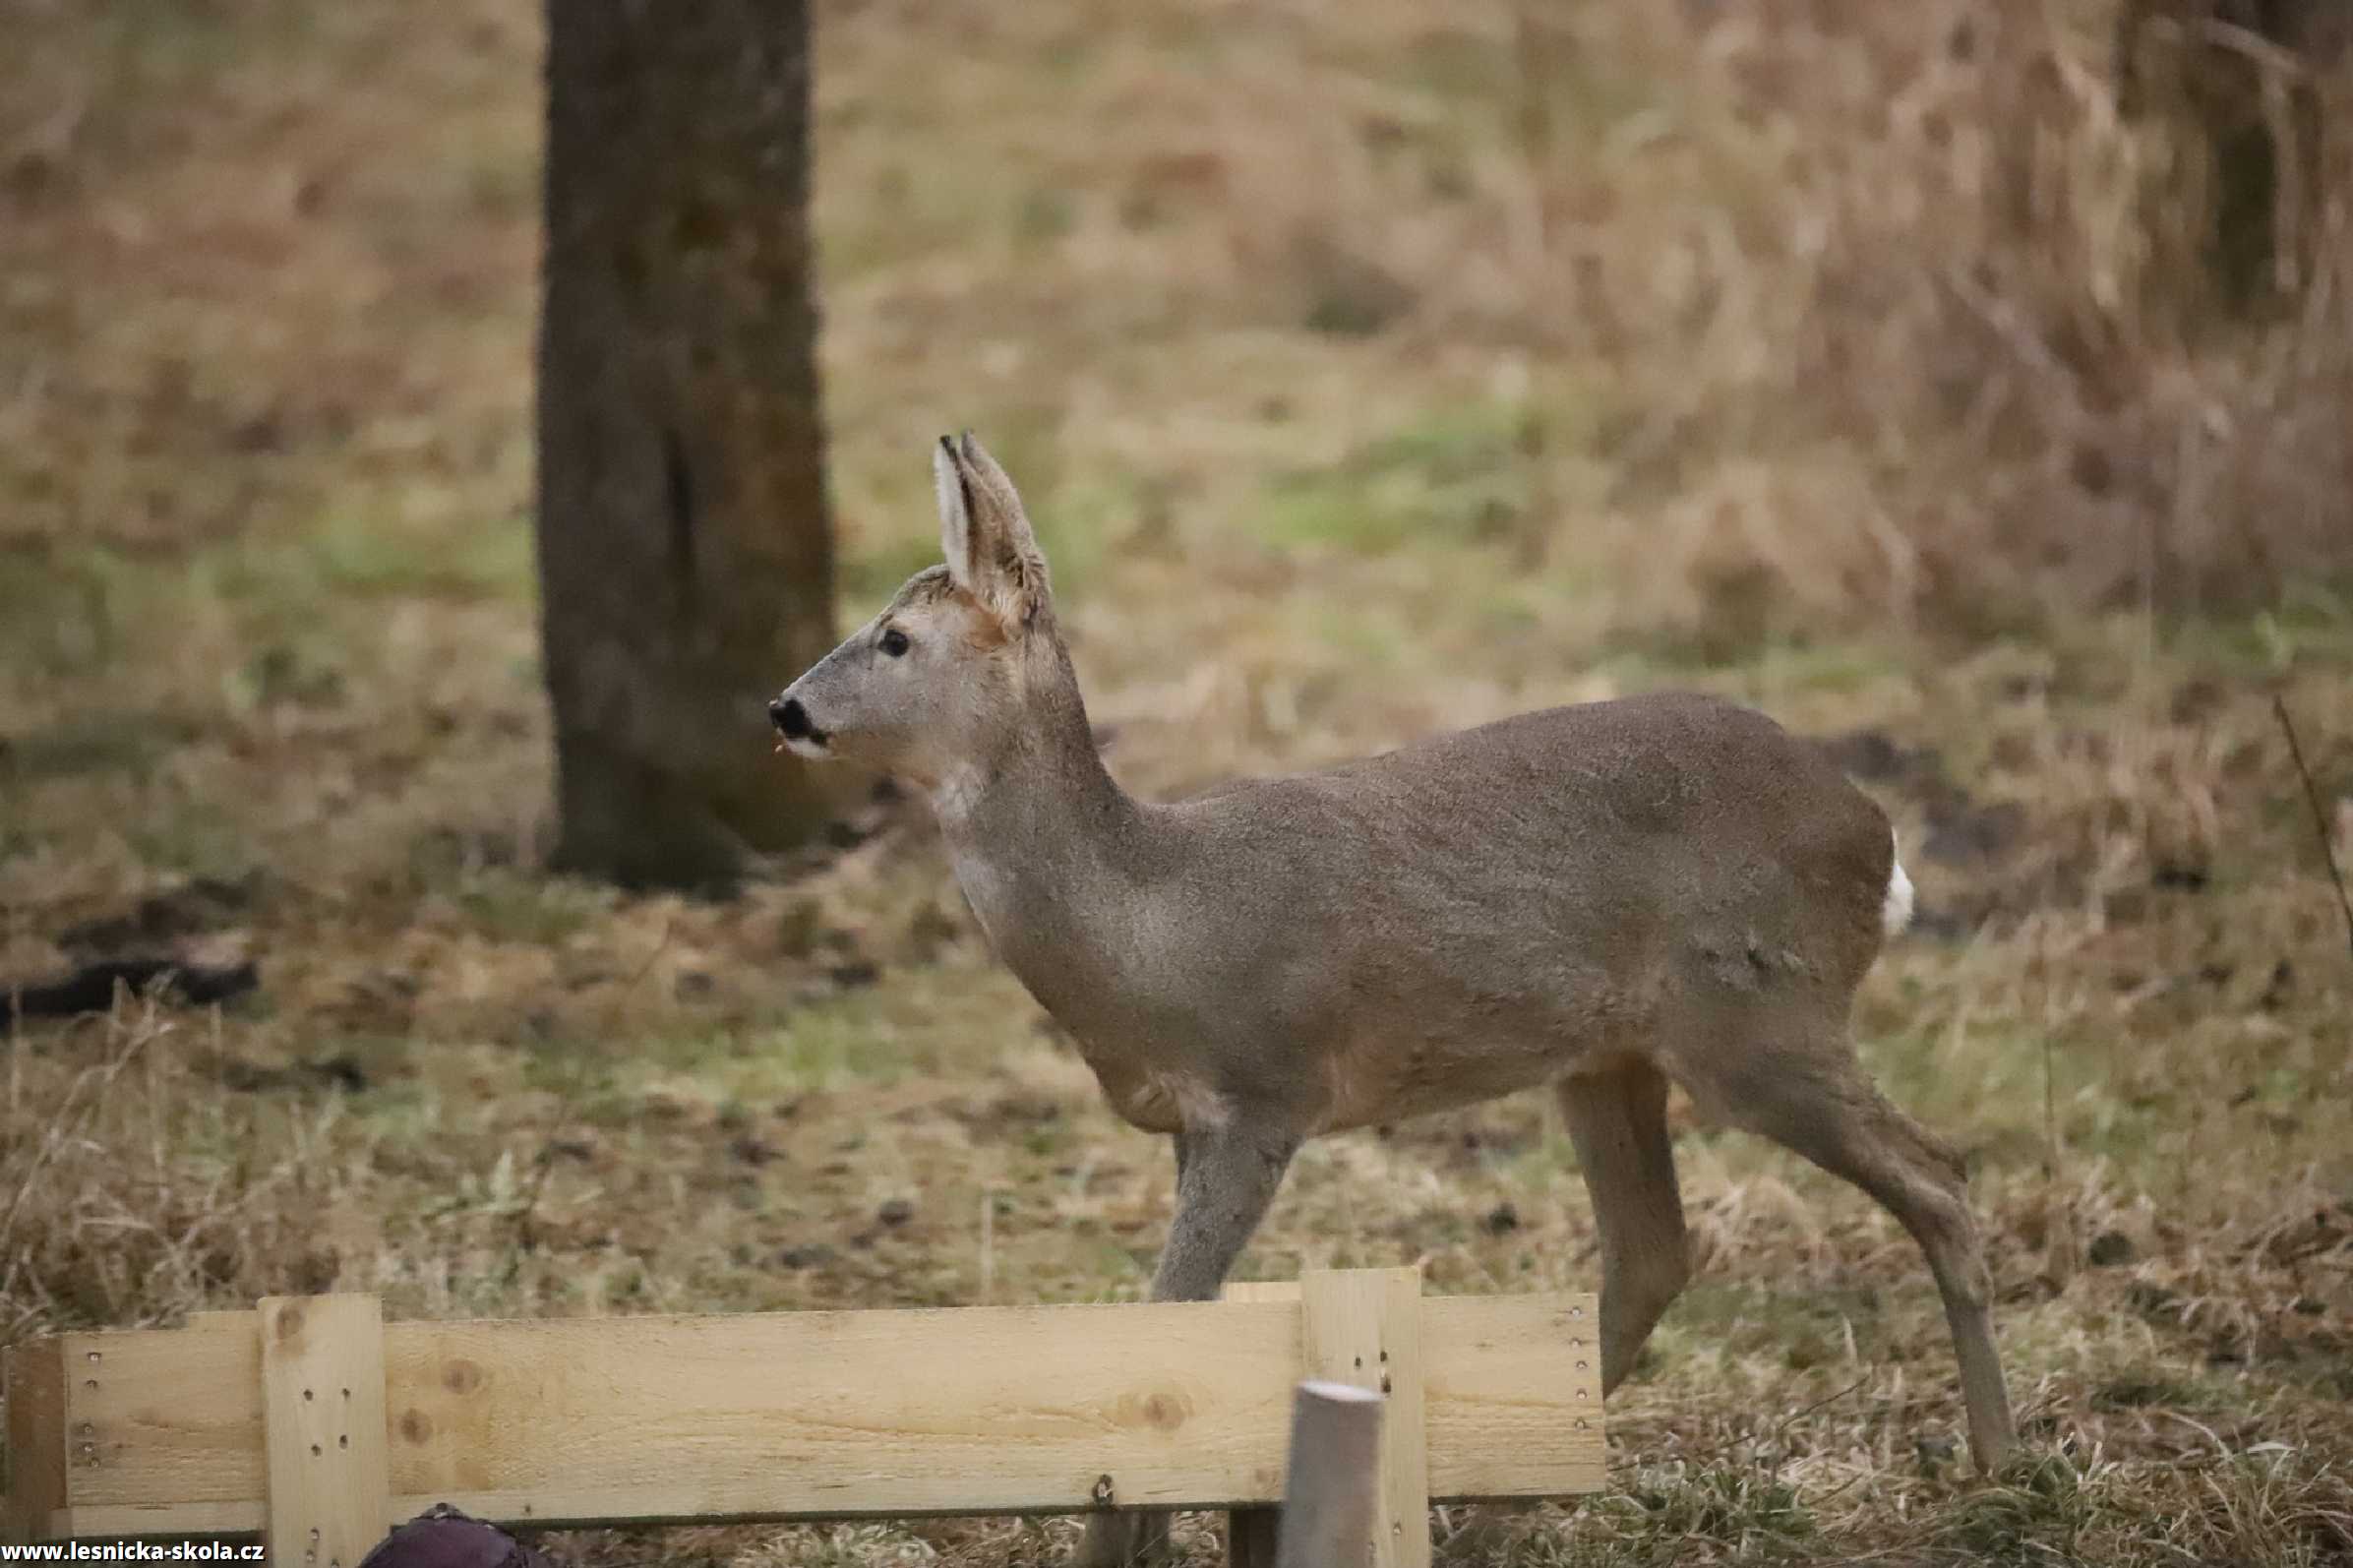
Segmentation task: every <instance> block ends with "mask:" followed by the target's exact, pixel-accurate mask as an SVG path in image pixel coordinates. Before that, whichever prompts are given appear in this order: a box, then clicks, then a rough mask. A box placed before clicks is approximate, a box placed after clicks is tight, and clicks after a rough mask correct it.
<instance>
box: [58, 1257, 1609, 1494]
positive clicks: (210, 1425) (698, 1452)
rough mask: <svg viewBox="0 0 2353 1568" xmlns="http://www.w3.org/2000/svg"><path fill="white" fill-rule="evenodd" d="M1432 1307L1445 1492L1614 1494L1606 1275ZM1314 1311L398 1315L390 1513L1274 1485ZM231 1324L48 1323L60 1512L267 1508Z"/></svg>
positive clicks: (254, 1341)
mask: <svg viewBox="0 0 2353 1568" xmlns="http://www.w3.org/2000/svg"><path fill="white" fill-rule="evenodd" d="M1418 1308H1419V1312H1420V1341H1421V1346H1422V1352H1423V1369H1422V1377H1423V1397H1424V1417H1423V1424H1424V1428H1425V1430H1426V1431H1427V1433H1428V1439H1429V1453H1428V1475H1429V1479H1428V1485H1429V1491H1430V1493H1431V1495H1432V1496H1433V1497H1435V1498H1437V1499H1439V1500H1442V1501H1452V1500H1463V1499H1472V1498H1480V1497H1514V1496H1543V1495H1556V1494H1566V1493H1571V1492H1580V1491H1593V1490H1598V1489H1599V1487H1600V1485H1601V1480H1602V1469H1601V1420H1600V1412H1601V1404H1600V1390H1599V1373H1598V1371H1596V1370H1595V1368H1596V1367H1598V1366H1599V1357H1598V1356H1597V1355H1596V1354H1595V1353H1594V1350H1593V1345H1592V1339H1593V1323H1594V1316H1593V1314H1594V1306H1593V1300H1592V1297H1584V1296H1562V1295H1555V1296H1538V1297H1429V1298H1425V1299H1422V1300H1421V1301H1420V1302H1419V1303H1418ZM1300 1310H1301V1309H1300V1307H1299V1306H1298V1305H1297V1302H1296V1300H1295V1301H1283V1300H1267V1301H1250V1302H1234V1303H1185V1304H1174V1303H1170V1304H1157V1305H1143V1306H1128V1305H1120V1306H1059V1307H964V1308H955V1309H947V1310H934V1311H874V1312H786V1313H759V1314H741V1315H732V1316H715V1317H634V1318H602V1319H573V1320H566V1321H558V1322H457V1323H401V1324H392V1325H390V1326H388V1327H387V1328H386V1329H385V1331H384V1356H385V1383H384V1387H385V1407H384V1409H385V1416H384V1419H385V1424H386V1436H387V1443H388V1448H389V1472H390V1481H391V1486H392V1515H393V1517H394V1518H405V1517H407V1516H408V1515H410V1514H413V1513H416V1512H418V1511H420V1510H422V1509H423V1508H425V1507H427V1506H428V1505H430V1504H432V1503H435V1502H441V1501H448V1502H452V1503H454V1504H456V1505H457V1506H458V1507H460V1508H462V1509H464V1510H466V1511H467V1512H468V1513H472V1514H475V1515H477V1516H480V1517H487V1518H492V1519H498V1520H504V1521H509V1522H516V1523H557V1522H563V1523H579V1524H602V1523H614V1522H622V1521H659V1520H723V1519H762V1518H765V1519H776V1518H855V1517H861V1516H867V1517H902V1516H914V1515H921V1514H983V1513H1061V1512H1079V1511H1084V1510H1086V1509H1088V1508H1090V1507H1092V1506H1094V1501H1093V1499H1094V1495H1095V1488H1096V1484H1097V1481H1098V1480H1099V1478H1101V1477H1103V1476H1105V1475H1110V1476H1111V1477H1112V1478H1113V1491H1114V1494H1115V1495H1116V1498H1117V1499H1118V1501H1119V1503H1120V1504H1122V1505H1130V1506H1154V1505H1158V1506H1172V1507H1202V1508H1214V1507H1229V1506H1233V1505H1236V1504H1243V1505H1247V1504H1251V1503H1265V1502H1273V1501H1276V1500H1278V1499H1279V1498H1280V1496H1281V1489H1282V1477H1283V1460H1284V1456H1283V1448H1284V1444H1285V1441H1286V1440H1287V1437H1288V1435H1289V1420H1290V1402H1291V1393H1292V1388H1293V1386H1294V1385H1295V1384H1296V1383H1297V1381H1298V1379H1299V1378H1300V1376H1301V1375H1303V1374H1302V1367H1303V1363H1302V1359H1301V1349H1300V1340H1301V1335H1300ZM226 1327H227V1325H222V1324H215V1323H208V1324H207V1325H206V1326H205V1328H203V1329H201V1330H160V1331H139V1332H127V1333H114V1334H77V1335H70V1336H67V1337H65V1338H64V1339H63V1340H61V1341H54V1342H45V1343H49V1344H55V1345H57V1346H58V1347H59V1348H60V1350H61V1352H62V1357H63V1364H64V1365H66V1366H68V1367H72V1366H79V1365H82V1364H84V1362H83V1360H82V1357H84V1356H86V1355H87V1353H88V1352H90V1351H91V1350H97V1351H99V1352H100V1353H101V1357H102V1360H101V1362H100V1364H101V1365H103V1366H104V1367H105V1368H106V1375H104V1376H102V1377H101V1378H100V1379H98V1383H99V1386H98V1387H97V1388H95V1389H85V1388H83V1387H81V1386H80V1385H79V1384H78V1383H75V1382H73V1381H72V1380H71V1379H70V1378H69V1379H68V1387H67V1389H66V1391H65V1406H66V1412H65V1417H66V1418H65V1422H64V1423H63V1425H64V1430H62V1431H60V1432H58V1433H57V1434H55V1436H54V1438H53V1439H52V1437H51V1436H50V1434H48V1433H46V1432H44V1433H41V1434H39V1436H38V1441H37V1443H36V1445H35V1446H36V1448H42V1447H49V1446H54V1444H55V1443H63V1442H65V1441H66V1439H67V1436H68V1434H70V1432H71V1431H72V1430H73V1429H74V1428H75V1427H76V1426H77V1425H78V1424H80V1423H88V1439H87V1440H88V1442H89V1444H90V1448H89V1452H90V1454H91V1463H88V1464H80V1463H72V1464H68V1465H67V1466H66V1467H65V1498H64V1505H63V1507H62V1508H52V1509H51V1511H50V1514H49V1519H48V1527H49V1528H48V1532H47V1533H48V1534H50V1535H52V1536H54V1535H57V1534H61V1533H72V1534H78V1535H81V1534H99V1533H112V1532H115V1531H117V1530H119V1529H121V1527H122V1525H123V1523H124V1522H125V1521H132V1520H137V1521H139V1522H141V1525H142V1529H141V1532H140V1533H144V1534H151V1535H170V1534H177V1533H181V1532H183V1531H186V1532H191V1533H194V1532H207V1533H210V1532H220V1533H241V1532H249V1531H253V1530H258V1529H259V1528H260V1522H261V1519H262V1512H263V1500H264V1498H265V1497H266V1495H267V1481H266V1477H265V1453H266V1444H265V1431H264V1421H263V1414H262V1375H261V1352H260V1340H261V1336H260V1333H259V1331H258V1329H257V1331H256V1332H254V1333H252V1334H240V1333H233V1332H224V1331H222V1330H224V1329H225V1328H226ZM34 1349H37V1348H34ZM1579 1361H1583V1362H1585V1363H1586V1365H1585V1367H1584V1368H1583V1369H1580V1368H1579V1367H1578V1365H1577V1363H1578V1362H1579ZM12 1363H13V1357H12ZM337 1386H338V1387H340V1385H339V1384H338V1385H337ZM1580 1420H1582V1421H1585V1422H1586V1423H1587V1424H1586V1425H1584V1426H1579V1425H1578V1424H1577V1422H1579V1421H1580ZM11 1447H12V1449H15V1448H16V1444H15V1443H14V1442H12V1444H11ZM19 1452H24V1451H23V1450H19ZM70 1457H71V1455H70V1453H69V1458H70ZM43 1462H44V1463H45V1462H46V1461H45V1459H44V1461H43Z"/></svg>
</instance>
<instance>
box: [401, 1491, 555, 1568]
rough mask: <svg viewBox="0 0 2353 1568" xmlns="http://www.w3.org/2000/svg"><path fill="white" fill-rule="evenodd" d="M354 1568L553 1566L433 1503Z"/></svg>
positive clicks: (512, 1541)
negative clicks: (357, 1567)
mask: <svg viewBox="0 0 2353 1568" xmlns="http://www.w3.org/2000/svg"><path fill="white" fill-rule="evenodd" d="M359 1568H555V1564H554V1563H552V1562H551V1561H549V1560H548V1558H546V1557H545V1556H543V1555H541V1554H540V1553H538V1552H536V1551H533V1550H532V1549H531V1548H530V1547H528V1546H526V1545H524V1544H523V1543H522V1542H521V1541H519V1540H516V1539H515V1538H513V1536H510V1535H508V1534H507V1533H506V1532H505V1531H503V1530H501V1529H499V1528H498V1527H497V1526H495V1525H486V1524H484V1523H482V1521H481V1520H479V1519H468V1518H467V1517H466V1516H465V1515H463V1514H461V1513H459V1512H458V1511H457V1510H456V1509H454V1508H452V1507H451V1506H450V1505H449V1504H448V1503H435V1504H434V1505H433V1506H432V1507H431V1508H428V1509H426V1510H425V1511H424V1512H423V1513H421V1514H419V1515H417V1517H416V1518H414V1519H412V1520H410V1521H409V1522H408V1523H407V1524H405V1525H401V1526H399V1527H398V1528H396V1529H394V1530H393V1532H392V1534H391V1535H389V1536H387V1537H385V1538H384V1540H383V1543H382V1544H380V1545H379V1546H377V1548H376V1549H375V1550H374V1551H372V1552H370V1553H368V1557H367V1560H366V1561H365V1562H363V1563H361V1564H360V1565H359Z"/></svg>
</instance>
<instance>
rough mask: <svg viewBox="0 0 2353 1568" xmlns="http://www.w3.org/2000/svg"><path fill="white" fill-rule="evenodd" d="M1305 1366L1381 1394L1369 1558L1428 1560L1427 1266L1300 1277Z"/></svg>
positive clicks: (1386, 1563)
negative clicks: (1424, 1372) (1423, 1334)
mask: <svg viewBox="0 0 2353 1568" xmlns="http://www.w3.org/2000/svg"><path fill="white" fill-rule="evenodd" d="M1300 1286H1301V1294H1300V1297H1299V1300H1300V1309H1301V1317H1300V1324H1299V1328H1300V1349H1301V1357H1302V1359H1303V1361H1304V1364H1305V1370H1306V1373H1307V1376H1309V1377H1310V1378H1315V1379H1319V1380H1322V1381H1324V1382H1330V1383H1339V1384H1344V1385H1346V1386H1348V1387H1351V1388H1361V1389H1368V1390H1370V1391H1371V1392H1373V1393H1376V1394H1380V1395H1383V1396H1384V1397H1385V1403H1384V1405H1383V1407H1382V1410H1381V1415H1380V1419H1379V1423H1378V1428H1377V1429H1378V1432H1379V1441H1378V1451H1379V1456H1380V1484H1379V1486H1378V1487H1377V1488H1376V1491H1375V1495H1374V1506H1373V1510H1372V1533H1373V1534H1372V1538H1371V1539H1370V1540H1369V1541H1367V1542H1365V1548H1366V1549H1365V1553H1364V1557H1363V1559H1362V1560H1363V1561H1365V1562H1367V1563H1369V1564H1370V1565H1371V1568H1429V1466H1428V1453H1427V1448H1426V1445H1425V1444H1424V1443H1423V1441H1422V1432H1423V1420H1422V1415H1423V1390H1422V1386H1421V1312H1420V1307H1421V1271H1420V1270H1418V1269H1349V1270H1346V1271H1342V1272H1332V1273H1322V1274H1310V1275H1308V1276H1306V1277H1305V1278H1304V1279H1303V1280H1301V1281H1300Z"/></svg>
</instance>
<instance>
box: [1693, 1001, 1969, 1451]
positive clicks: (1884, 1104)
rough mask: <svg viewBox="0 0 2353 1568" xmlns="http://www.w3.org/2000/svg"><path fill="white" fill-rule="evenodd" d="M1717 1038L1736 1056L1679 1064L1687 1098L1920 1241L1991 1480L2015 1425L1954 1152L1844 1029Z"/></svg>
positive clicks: (1832, 1026) (1822, 1026)
mask: <svg viewBox="0 0 2353 1568" xmlns="http://www.w3.org/2000/svg"><path fill="white" fill-rule="evenodd" d="M1716 1038H1718V1039H1719V1040H1720V1041H1722V1042H1723V1044H1724V1045H1725V1046H1726V1047H1732V1046H1733V1044H1734V1042H1737V1044H1738V1049H1726V1050H1723V1051H1722V1052H1721V1053H1720V1054H1719V1055H1710V1056H1704V1057H1701V1058H1699V1059H1697V1060H1695V1061H1691V1062H1688V1063H1678V1070H1677V1076H1678V1077H1679V1078H1682V1079H1683V1082H1684V1085H1685V1087H1686V1088H1688V1089H1690V1090H1691V1091H1692V1094H1693V1097H1694V1098H1695V1099H1697V1100H1698V1101H1699V1102H1700V1104H1701V1105H1702V1106H1703V1107H1705V1108H1706V1109H1708V1110H1709V1111H1710V1112H1711V1113H1714V1114H1717V1115H1719V1116H1722V1117H1723V1118H1724V1119H1726V1120H1728V1121H1731V1122H1733V1123H1734V1124H1735V1125H1738V1126H1742V1127H1745V1128H1747V1129H1748V1130H1749V1131H1751V1132H1755V1133H1759V1134H1761V1135H1762V1136H1764V1137H1768V1138H1771V1139H1772V1140H1773V1141H1774V1142H1776V1143H1778V1144H1780V1145H1781V1146H1782V1147H1783V1148H1785V1149H1789V1150H1791V1151H1793V1152H1794V1153H1797V1154H1801V1155H1803V1156H1805V1158H1806V1159H1808V1160H1811V1161H1812V1162H1813V1163H1814V1164H1816V1165H1818V1166H1820V1167H1821V1168H1822V1169H1823V1170H1825V1171H1828V1172H1830V1173H1831V1174H1832V1175H1833V1176H1841V1177H1843V1178H1844V1179H1846V1180H1848V1181H1851V1182H1853V1183H1854V1184H1855V1185H1856V1186H1858V1187H1861V1188H1862V1189H1863V1190H1864V1191H1865V1192H1867V1193H1869V1194H1870V1195H1871V1196H1872V1197H1873V1198H1874V1199H1876V1200H1878V1202H1879V1204H1880V1206H1881V1207H1883V1208H1885V1209H1886V1210H1887V1211H1888V1212H1889V1213H1891V1214H1893V1215H1894V1216H1895V1217H1896V1218H1897V1220H1898V1221H1899V1222H1900V1223H1901V1225H1902V1226H1903V1228H1904V1229H1905V1230H1906V1231H1908V1232H1910V1233H1911V1236H1912V1239H1913V1240H1914V1241H1916V1242H1918V1243H1919V1246H1920V1250H1921V1252H1922V1253H1924V1254H1925V1255H1926V1256H1927V1259H1928V1268H1929V1271H1930V1272H1931V1273H1932V1274H1934V1275H1935V1276H1936V1285H1937V1292H1938V1294H1939V1295H1940V1296H1942V1297H1943V1298H1944V1305H1945V1320H1946V1323H1947V1324H1948V1325H1949V1326H1950V1328H1951V1329H1952V1333H1953V1347H1954V1351H1955V1354H1956V1355H1957V1356H1958V1357H1959V1358H1960V1361H1961V1399H1962V1401H1963V1403H1964V1404H1965V1405H1966V1406H1967V1409H1968V1417H1969V1448H1970V1451H1971V1452H1972V1453H1973V1454H1974V1455H1975V1457H1976V1461H1977V1468H1978V1469H1979V1470H1981V1471H1985V1472H1988V1473H1990V1472H1991V1471H1992V1470H1993V1469H1994V1468H1995V1467H1996V1466H1997V1465H1999V1464H2000V1463H2001V1461H2002V1459H2003V1457H2004V1456H2005V1455H2006V1454H2007V1453H2008V1452H2009V1451H2010V1447H2011V1444H2012V1443H2013V1441H2015V1438H2016V1429H2015V1427H2014V1426H2013V1424H2012V1420H2011V1414H2010V1395H2009V1393H2008V1391H2007V1390H2006V1389H2005V1388H2004V1387H2003V1383H2002V1362H2001V1358H2000V1357H1999V1355H1998V1354H1997V1353H1996V1352H1995V1349H1994V1334H1993V1319H1992V1315H1991V1312H1990V1302H1991V1298H1992V1284H1991V1276H1990V1275H1989V1273H1988V1271H1987V1269H1986V1266H1985V1249H1984V1245H1983V1243H1982V1242H1981V1241H1980V1240H1979V1239H1978V1235H1977V1225H1976V1221H1975V1220H1974V1219H1972V1218H1971V1216H1970V1214H1969V1203H1968V1176H1967V1173H1966V1170H1965V1169H1964V1167H1963V1166H1962V1163H1961V1156H1960V1155H1959V1154H1958V1153H1956V1152H1955V1151H1954V1150H1953V1148H1952V1146H1951V1145H1949V1144H1947V1143H1946V1142H1945V1141H1944V1140H1943V1139H1941V1138H1939V1137H1937V1136H1936V1134H1934V1133H1932V1132H1930V1131H1929V1130H1928V1129H1927V1128H1925V1127H1923V1126H1921V1125H1920V1124H1919V1123H1918V1122H1917V1121H1914V1120H1913V1119H1912V1118H1911V1117H1910V1116H1906V1115H1904V1114H1903V1112H1901V1111H1900V1110H1898V1109H1897V1108H1896V1107H1895V1106H1894V1105H1892V1104H1891V1103H1889V1101H1888V1099H1887V1098H1886V1096H1884V1095H1882V1094H1881V1093H1880V1092H1879V1089H1878V1087H1877V1086H1876V1085H1875V1084H1873V1083H1872V1082H1871V1080H1870V1078H1869V1077H1868V1076H1867V1075H1865V1073H1864V1072H1863V1069H1862V1065H1861V1063H1859V1062H1858V1061H1856V1060H1855V1058H1854V1048H1853V1044H1852V1042H1851V1041H1850V1040H1849V1039H1848V1037H1847V1034H1846V1030H1845V1026H1844V1024H1843V1022H1842V1021H1840V1022H1838V1023H1828V1022H1823V1023H1818V1024H1816V1025H1814V1026H1813V1027H1810V1028H1806V1029H1803V1030H1800V1031H1796V1032H1789V1031H1787V1030H1784V1031H1783V1032H1781V1033H1780V1034H1779V1035H1776V1034H1773V1033H1764V1034H1757V1033H1749V1034H1744V1035H1741V1034H1725V1035H1719V1036H1717V1037H1716ZM1686 1067H1688V1069H1689V1076H1687V1077H1686V1076H1685V1075H1684V1074H1685V1068H1686Z"/></svg>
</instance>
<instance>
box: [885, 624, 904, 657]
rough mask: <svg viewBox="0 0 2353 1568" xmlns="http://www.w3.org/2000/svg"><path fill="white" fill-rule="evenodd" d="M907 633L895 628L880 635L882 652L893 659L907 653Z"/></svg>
mask: <svg viewBox="0 0 2353 1568" xmlns="http://www.w3.org/2000/svg"><path fill="white" fill-rule="evenodd" d="M907 645H908V644H907V633H904V632H901V631H900V630H899V629H898V628H897V627H892V628H891V629H890V630H889V631H887V632H885V633H882V651H883V652H885V653H887V654H889V655H890V656H891V657H892V658H894V659H895V658H897V657H899V656H900V655H901V654H903V653H905V652H906V651H907Z"/></svg>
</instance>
